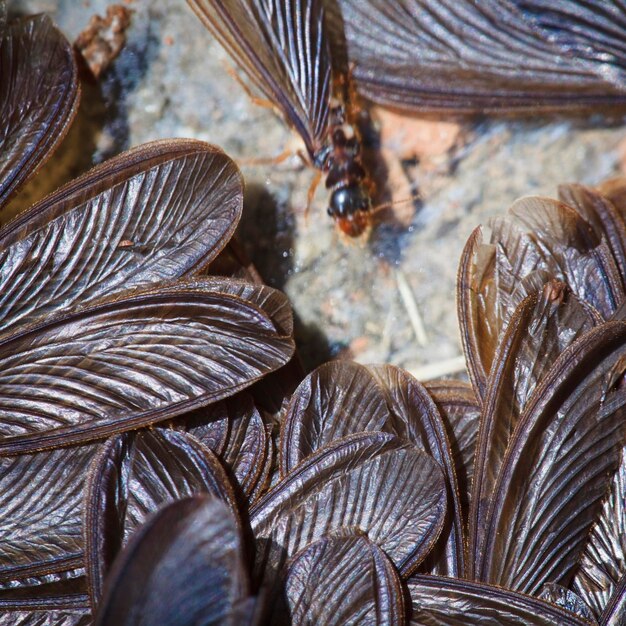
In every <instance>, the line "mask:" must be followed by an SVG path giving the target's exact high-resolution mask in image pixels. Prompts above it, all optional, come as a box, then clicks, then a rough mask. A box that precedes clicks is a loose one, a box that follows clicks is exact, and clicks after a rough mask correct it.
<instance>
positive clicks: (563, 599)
mask: <svg viewBox="0 0 626 626" xmlns="http://www.w3.org/2000/svg"><path fill="white" fill-rule="evenodd" d="M539 597H540V598H541V599H542V600H547V601H548V602H552V604H556V605H557V606H560V607H563V608H564V609H566V610H568V611H571V612H572V613H576V615H579V616H580V617H582V618H583V619H586V620H587V621H588V622H589V623H590V624H597V621H596V618H595V615H594V614H593V612H592V610H591V609H590V608H589V606H588V605H587V604H585V602H584V600H583V599H582V598H581V597H580V596H578V595H577V594H576V593H574V592H573V591H571V590H570V589H567V588H566V587H563V586H561V585H557V584H556V583H546V584H545V585H544V586H543V587H542V589H541V594H540V595H539Z"/></svg>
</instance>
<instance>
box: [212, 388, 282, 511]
mask: <svg viewBox="0 0 626 626" xmlns="http://www.w3.org/2000/svg"><path fill="white" fill-rule="evenodd" d="M227 406H228V414H229V417H230V431H229V436H228V442H227V444H226V448H225V449H224V452H223V454H222V459H223V460H224V463H225V464H226V466H227V467H228V468H229V469H230V472H231V475H232V476H233V477H234V479H235V482H236V484H237V485H239V487H240V488H241V491H242V493H243V494H244V496H245V497H246V498H248V499H249V500H251V499H252V497H253V494H254V493H255V490H256V488H257V487H258V486H259V483H262V482H263V478H264V475H265V474H266V473H267V472H268V471H269V465H270V464H271V458H272V457H271V441H270V437H269V435H268V433H267V428H266V426H265V423H264V422H263V418H262V417H261V414H260V413H259V411H258V410H257V409H256V407H255V406H254V402H253V401H252V398H251V397H250V396H249V395H248V394H237V396H235V397H233V398H230V399H228V400H227Z"/></svg>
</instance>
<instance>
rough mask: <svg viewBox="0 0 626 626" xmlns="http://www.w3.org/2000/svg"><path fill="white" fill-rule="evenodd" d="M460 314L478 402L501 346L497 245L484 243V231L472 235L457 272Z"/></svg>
mask: <svg viewBox="0 0 626 626" xmlns="http://www.w3.org/2000/svg"><path fill="white" fill-rule="evenodd" d="M456 289H457V294H456V300H457V316H458V320H459V330H460V332H461V342H462V343H463V351H464V352H465V362H466V363H467V371H468V374H469V377H470V380H471V381H472V386H473V388H474V392H475V394H476V397H477V398H478V401H479V403H482V400H483V398H484V396H485V393H486V391H487V376H488V375H489V371H490V370H491V363H492V361H493V355H494V353H495V351H496V346H497V345H498V337H499V335H500V330H501V327H502V321H501V320H500V319H499V317H498V305H497V298H498V290H497V283H496V250H495V246H493V245H490V244H484V243H483V241H482V230H481V229H480V227H479V228H476V229H475V230H474V232H473V233H472V234H471V235H470V237H469V239H468V240H467V243H466V244H465V247H464V248H463V253H462V255H461V261H460V263H459V270H458V274H457V288H456Z"/></svg>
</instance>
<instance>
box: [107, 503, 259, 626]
mask: <svg viewBox="0 0 626 626" xmlns="http://www.w3.org/2000/svg"><path fill="white" fill-rule="evenodd" d="M248 587H249V583H248V580H247V574H246V571H245V567H244V561H243V542H242V539H241V537H240V530H239V526H238V523H237V520H236V519H235V517H234V516H233V513H232V511H231V510H229V509H228V507H227V506H225V505H224V504H223V503H222V502H220V501H219V500H217V499H213V498H210V497H207V496H204V497H202V496H195V497H192V498H185V499H183V500H180V501H178V502H173V503H171V504H169V505H168V506H166V507H164V508H162V509H161V510H160V511H159V512H157V513H156V514H155V515H154V516H153V517H151V518H150V520H149V521H148V522H146V524H144V526H142V527H141V529H140V530H139V531H138V532H137V533H136V535H135V536H134V537H133V538H132V540H131V542H130V543H129V545H128V546H127V547H126V549H125V550H124V551H123V552H122V553H121V554H120V556H119V558H118V559H117V560H116V562H115V565H114V567H113V570H112V571H111V575H110V578H109V579H108V581H107V586H106V589H105V593H104V597H103V599H102V604H101V605H100V607H99V610H98V613H97V616H96V621H95V623H96V624H100V625H101V626H104V625H105V624H115V625H116V626H126V625H128V626H130V625H131V624H132V625H133V626H139V625H140V624H144V625H145V626H148V625H149V624H150V625H152V624H168V625H169V626H185V625H187V624H206V625H209V624H216V625H217V624H232V626H235V625H236V624H239V623H241V622H240V621H239V617H240V615H239V613H238V610H239V609H238V605H239V604H240V603H243V602H245V601H246V599H247V596H248Z"/></svg>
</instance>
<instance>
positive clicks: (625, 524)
mask: <svg viewBox="0 0 626 626" xmlns="http://www.w3.org/2000/svg"><path fill="white" fill-rule="evenodd" d="M624 577H626V448H623V449H622V454H621V458H620V464H619V467H618V469H617V471H616V472H615V474H613V478H612V480H611V486H610V489H609V491H608V493H607V494H606V496H605V497H604V500H603V502H602V510H601V512H600V515H599V516H598V518H597V520H596V522H595V524H594V525H593V527H592V529H591V532H590V533H589V536H588V538H587V543H586V545H585V549H584V550H583V553H582V555H581V557H580V559H579V563H578V568H577V570H576V574H575V576H574V578H573V580H572V584H571V587H572V588H573V589H574V591H576V593H577V594H578V595H579V596H580V597H581V598H582V599H583V600H584V601H585V602H586V603H587V604H588V605H589V606H590V607H591V609H592V610H593V612H594V614H595V615H596V617H597V618H598V619H599V618H600V617H601V616H602V614H603V612H604V610H605V609H606V608H607V606H608V605H609V603H610V602H611V600H612V596H613V595H614V594H615V593H616V591H617V590H618V588H619V586H620V581H621V579H624ZM618 593H619V592H618ZM622 593H623V591H622Z"/></svg>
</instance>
